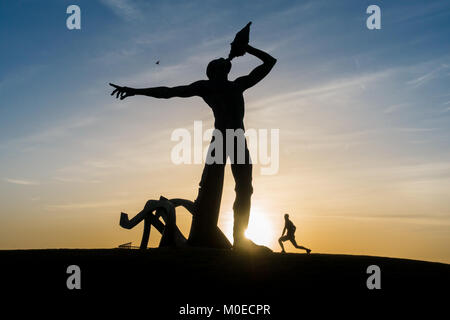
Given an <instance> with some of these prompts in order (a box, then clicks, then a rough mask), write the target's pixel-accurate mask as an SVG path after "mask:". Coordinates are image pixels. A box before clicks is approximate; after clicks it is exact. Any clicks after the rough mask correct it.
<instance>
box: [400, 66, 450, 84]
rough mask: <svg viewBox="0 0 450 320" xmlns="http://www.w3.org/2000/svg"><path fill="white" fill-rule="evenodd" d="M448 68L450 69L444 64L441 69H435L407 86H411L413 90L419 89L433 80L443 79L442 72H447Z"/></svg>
mask: <svg viewBox="0 0 450 320" xmlns="http://www.w3.org/2000/svg"><path fill="white" fill-rule="evenodd" d="M448 68H449V65H447V64H442V65H440V66H439V67H437V68H436V69H433V70H431V71H429V72H427V73H425V74H423V75H421V76H419V77H417V78H415V79H412V80H410V81H408V82H407V84H409V85H411V86H412V87H413V88H418V87H420V86H422V85H424V84H426V83H427V82H430V81H431V80H434V79H436V78H439V77H441V76H442V74H441V73H442V71H443V70H447V69H448ZM447 76H448V75H447Z"/></svg>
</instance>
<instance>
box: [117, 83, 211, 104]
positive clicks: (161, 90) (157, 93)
mask: <svg viewBox="0 0 450 320" xmlns="http://www.w3.org/2000/svg"><path fill="white" fill-rule="evenodd" d="M204 83H205V81H204V80H200V81H196V82H194V83H191V84H189V85H187V86H178V87H172V88H169V87H154V88H145V89H136V88H129V87H121V86H118V85H115V84H113V83H110V84H109V85H110V86H112V87H113V88H114V91H113V92H112V93H111V95H112V96H113V95H116V98H120V100H123V99H125V98H127V97H132V96H135V95H143V96H148V97H153V98H159V99H169V98H174V97H180V98H188V97H193V96H201V95H202V93H203V90H204Z"/></svg>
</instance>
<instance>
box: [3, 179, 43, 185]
mask: <svg viewBox="0 0 450 320" xmlns="http://www.w3.org/2000/svg"><path fill="white" fill-rule="evenodd" d="M3 180H5V181H6V182H9V183H12V184H19V185H23V186H34V185H38V184H39V182H38V181H32V180H23V179H10V178H5V179H3Z"/></svg>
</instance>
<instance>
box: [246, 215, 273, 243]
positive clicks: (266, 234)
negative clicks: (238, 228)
mask: <svg viewBox="0 0 450 320" xmlns="http://www.w3.org/2000/svg"><path fill="white" fill-rule="evenodd" d="M245 237H246V238H247V239H250V240H252V241H253V242H255V243H256V244H261V245H265V246H270V244H271V243H272V240H273V238H274V230H273V225H272V222H271V221H270V219H269V217H268V216H267V215H266V214H264V212H263V211H261V210H258V209H255V210H253V209H252V211H251V214H250V222H249V224H248V228H247V230H246V231H245Z"/></svg>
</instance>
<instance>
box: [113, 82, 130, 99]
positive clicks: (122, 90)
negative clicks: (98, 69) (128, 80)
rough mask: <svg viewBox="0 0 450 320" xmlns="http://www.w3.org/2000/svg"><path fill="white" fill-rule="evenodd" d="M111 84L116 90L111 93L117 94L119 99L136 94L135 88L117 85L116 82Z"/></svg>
mask: <svg viewBox="0 0 450 320" xmlns="http://www.w3.org/2000/svg"><path fill="white" fill-rule="evenodd" d="M109 85H110V86H111V87H113V88H114V91H113V92H112V93H111V95H112V96H114V95H116V98H118V99H119V98H120V100H123V99H125V98H127V97H131V96H134V95H135V90H134V89H133V88H128V87H121V86H118V85H115V84H114V83H110V84H109Z"/></svg>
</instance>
